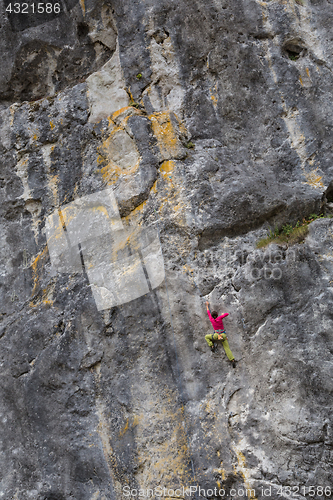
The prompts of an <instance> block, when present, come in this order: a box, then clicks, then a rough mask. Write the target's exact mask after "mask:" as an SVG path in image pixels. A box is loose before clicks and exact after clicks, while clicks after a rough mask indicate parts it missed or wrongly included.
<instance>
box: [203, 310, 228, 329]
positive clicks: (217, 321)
mask: <svg viewBox="0 0 333 500" xmlns="http://www.w3.org/2000/svg"><path fill="white" fill-rule="evenodd" d="M207 314H208V317H209V319H210V322H211V324H212V325H213V328H214V330H224V326H223V321H222V318H225V317H226V316H229V313H224V314H222V315H221V316H219V317H218V318H216V319H214V318H213V316H212V315H211V314H210V311H209V310H207Z"/></svg>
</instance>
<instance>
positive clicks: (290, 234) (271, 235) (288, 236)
mask: <svg viewBox="0 0 333 500" xmlns="http://www.w3.org/2000/svg"><path fill="white" fill-rule="evenodd" d="M324 218H326V219H327V218H332V216H331V215H317V214H311V215H310V216H309V217H308V218H307V219H303V220H302V222H300V221H297V223H296V224H295V226H294V227H293V226H292V225H291V224H285V225H284V226H282V228H281V229H280V230H279V229H278V228H277V227H276V228H275V229H274V231H272V230H271V229H270V230H269V231H268V235H267V236H266V238H261V239H260V240H259V241H258V242H257V245H256V246H257V248H263V247H265V246H267V245H269V244H270V243H277V244H283V243H285V244H288V245H294V244H295V243H300V242H301V241H304V239H305V237H306V235H307V234H308V232H309V224H310V223H311V222H313V221H314V220H316V219H324Z"/></svg>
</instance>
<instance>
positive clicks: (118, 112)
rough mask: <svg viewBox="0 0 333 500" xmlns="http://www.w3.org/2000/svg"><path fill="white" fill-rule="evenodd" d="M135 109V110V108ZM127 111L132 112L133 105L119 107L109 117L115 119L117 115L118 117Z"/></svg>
mask: <svg viewBox="0 0 333 500" xmlns="http://www.w3.org/2000/svg"><path fill="white" fill-rule="evenodd" d="M135 111H136V110H135ZM127 112H131V113H133V112H134V108H133V106H125V107H124V108H120V109H118V110H117V111H115V112H114V113H113V115H112V117H111V119H112V121H115V120H116V119H117V118H118V117H120V116H121V115H122V114H125V115H126V113H127Z"/></svg>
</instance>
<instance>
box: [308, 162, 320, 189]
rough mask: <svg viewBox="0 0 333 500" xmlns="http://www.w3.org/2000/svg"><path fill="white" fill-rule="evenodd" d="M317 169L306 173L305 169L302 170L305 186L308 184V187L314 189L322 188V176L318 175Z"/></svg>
mask: <svg viewBox="0 0 333 500" xmlns="http://www.w3.org/2000/svg"><path fill="white" fill-rule="evenodd" d="M318 169H319V167H317V168H315V169H313V170H311V171H310V172H306V171H305V169H304V168H303V172H304V174H303V175H304V177H305V178H306V184H309V186H312V187H314V188H320V189H323V188H324V183H323V181H322V179H323V176H322V175H319V174H318Z"/></svg>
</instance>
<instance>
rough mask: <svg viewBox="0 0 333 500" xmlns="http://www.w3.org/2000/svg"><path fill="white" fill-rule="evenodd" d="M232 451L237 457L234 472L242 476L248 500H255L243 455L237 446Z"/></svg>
mask: <svg viewBox="0 0 333 500" xmlns="http://www.w3.org/2000/svg"><path fill="white" fill-rule="evenodd" d="M233 449H234V451H235V453H236V456H237V462H238V465H237V466H234V470H235V472H236V474H237V472H238V473H239V474H240V475H241V476H242V478H243V481H244V486H245V489H246V493H247V496H248V499H249V500H257V498H256V496H255V489H254V488H253V487H252V484H251V476H250V470H249V469H248V468H247V466H246V460H245V457H244V455H243V453H242V452H241V451H240V449H239V447H238V446H233Z"/></svg>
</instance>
